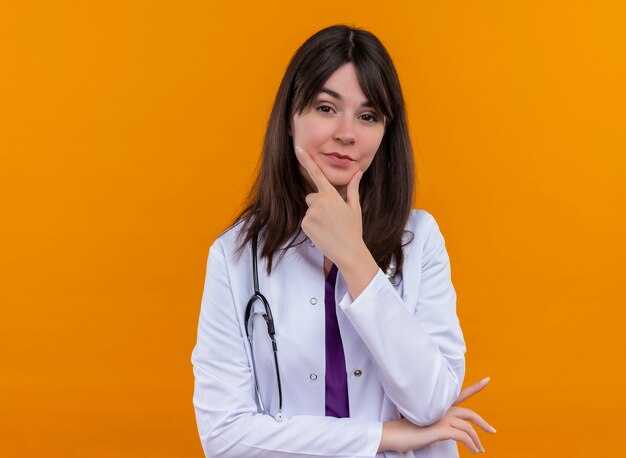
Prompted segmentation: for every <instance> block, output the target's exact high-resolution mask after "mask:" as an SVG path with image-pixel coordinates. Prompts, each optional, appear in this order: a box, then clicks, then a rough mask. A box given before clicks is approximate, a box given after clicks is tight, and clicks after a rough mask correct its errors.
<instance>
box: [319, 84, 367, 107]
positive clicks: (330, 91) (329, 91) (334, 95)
mask: <svg viewBox="0 0 626 458" xmlns="http://www.w3.org/2000/svg"><path fill="white" fill-rule="evenodd" d="M322 92H325V93H326V94H328V95H330V96H331V97H334V98H336V99H337V100H343V97H341V94H339V93H338V92H335V91H333V90H332V89H328V88H327V87H323V88H322V90H321V91H320V94H321V93H322ZM361 106H362V107H370V108H374V104H373V103H372V102H370V101H369V100H366V101H365V102H363V103H362V104H361Z"/></svg>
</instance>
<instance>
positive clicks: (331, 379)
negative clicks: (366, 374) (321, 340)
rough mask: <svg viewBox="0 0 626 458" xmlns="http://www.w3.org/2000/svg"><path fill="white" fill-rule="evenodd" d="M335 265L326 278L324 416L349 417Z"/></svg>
mask: <svg viewBox="0 0 626 458" xmlns="http://www.w3.org/2000/svg"><path fill="white" fill-rule="evenodd" d="M336 280H337V266H336V265H335V264H333V266H332V267H331V269H330V272H328V277H327V278H326V300H325V307H326V416H328V417H338V418H342V417H349V416H350V407H349V405H348V377H347V375H346V358H345V356H344V354H343V344H342V342H341V333H340V332H339V323H337V312H336V304H335V282H336Z"/></svg>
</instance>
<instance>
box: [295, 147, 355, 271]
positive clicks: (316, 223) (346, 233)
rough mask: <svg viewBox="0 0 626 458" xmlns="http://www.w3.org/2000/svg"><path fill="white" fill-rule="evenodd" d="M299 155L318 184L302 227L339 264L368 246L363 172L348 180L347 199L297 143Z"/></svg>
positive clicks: (310, 197)
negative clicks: (361, 188)
mask: <svg viewBox="0 0 626 458" xmlns="http://www.w3.org/2000/svg"><path fill="white" fill-rule="evenodd" d="M296 157H297V158H298V161H300V164H302V166H303V167H304V168H305V169H306V171H307V172H308V174H309V176H310V177H311V180H313V183H315V186H316V187H317V192H313V193H310V194H307V196H306V203H307V205H308V206H309V209H308V210H307V212H306V215H305V216H304V218H303V219H302V223H301V226H302V230H303V231H304V233H305V234H306V235H307V236H308V237H309V238H310V239H311V240H312V241H313V243H315V245H316V246H317V247H318V248H319V249H320V251H322V253H324V255H325V256H326V257H327V258H329V259H330V260H331V261H332V262H333V263H334V264H336V265H339V264H340V263H341V262H342V261H344V260H347V259H350V257H351V256H352V254H353V253H354V252H355V251H356V250H359V249H362V248H363V246H364V245H365V244H364V242H363V222H362V216H361V203H360V200H359V183H360V181H361V177H362V176H363V172H362V171H360V170H359V171H357V172H356V173H355V174H354V176H353V177H352V179H351V180H350V183H348V187H347V192H346V196H347V200H346V201H344V200H343V198H342V197H341V195H340V194H339V192H338V191H337V190H336V189H335V187H334V186H333V185H332V184H331V183H330V181H328V179H327V178H326V176H325V175H324V173H323V172H322V170H321V169H320V168H319V167H318V165H317V164H316V163H315V161H313V159H312V158H311V156H310V155H309V153H308V152H306V151H305V150H303V149H302V148H300V147H299V146H296Z"/></svg>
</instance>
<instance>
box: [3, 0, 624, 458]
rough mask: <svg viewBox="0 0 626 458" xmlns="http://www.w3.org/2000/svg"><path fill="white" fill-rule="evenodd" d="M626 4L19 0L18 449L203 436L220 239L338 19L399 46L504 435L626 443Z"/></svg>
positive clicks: (14, 394) (6, 410)
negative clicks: (201, 372)
mask: <svg viewBox="0 0 626 458" xmlns="http://www.w3.org/2000/svg"><path fill="white" fill-rule="evenodd" d="M622 5H623V3H622V2H618V1H615V2H572V1H554V2H540V1H529V2H522V3H519V2H498V1H483V2H428V3H426V2H409V1H406V2H393V1H390V2H386V3H385V4H384V5H383V3H382V2H380V1H379V2H372V1H366V0H360V1H349V2H341V3H340V2H335V1H319V2H314V3H309V4H303V3H297V2H296V3H294V2H290V3H286V2H285V3H282V2H272V1H270V2H259V3H258V4H256V3H255V4H245V3H240V2H220V4H217V2H215V3H214V2H205V1H187V2H184V1H183V2H163V1H159V2H156V1H149V2H148V1H135V2H119V1H117V2H115V1H114V2H112V1H106V2H104V1H95V2H94V1H92V2H69V1H58V2H32V1H19V2H18V1H13V2H12V1H9V2H2V4H1V6H0V56H1V61H2V70H1V71H0V153H1V164H0V187H1V189H0V191H1V194H0V195H1V199H2V206H1V215H2V224H1V225H0V244H1V246H0V249H1V253H2V254H1V258H2V262H1V263H0V269H1V270H0V279H1V284H2V286H1V288H0V304H1V312H2V316H1V318H0V413H1V414H0V456H3V457H4V456H6V457H31V456H46V457H111V456H115V457H181V456H186V457H200V456H202V450H201V447H200V442H199V439H198V437H197V432H196V426H195V418H194V413H193V407H192V403H191V396H192V389H193V377H192V371H191V363H190V354H191V350H192V348H193V345H194V343H195V337H196V335H195V334H196V326H197V318H198V313H199V306H200V299H201V295H202V288H203V280H204V273H205V272H204V269H205V265H206V257H207V253H208V248H209V246H210V244H211V243H212V242H213V240H214V239H215V237H216V236H217V235H218V234H219V233H220V231H221V230H222V229H223V228H224V226H225V224H226V223H227V222H228V221H229V220H230V218H231V217H233V216H234V215H235V213H236V210H237V209H238V208H239V205H240V202H241V199H242V198H243V196H244V193H245V192H246V190H247V188H248V185H249V184H250V180H251V177H252V175H253V173H254V169H255V166H256V161H257V159H258V157H259V151H260V146H261V141H262V135H263V131H264V127H265V123H266V121H267V118H268V115H269V111H270V108H271V104H272V101H273V97H274V94H275V92H276V90H277V88H278V84H279V81H280V78H281V76H282V73H283V71H284V69H285V67H286V65H287V62H288V60H289V58H290V57H291V55H292V53H293V52H294V51H295V50H296V48H297V47H298V46H299V45H300V44H301V43H302V42H303V41H304V40H305V39H306V38H307V37H308V36H310V35H311V34H312V33H314V32H315V31H317V30H319V29H321V28H323V27H325V26H328V25H331V24H335V23H348V24H353V25H357V26H361V27H364V28H366V29H369V30H371V31H372V32H374V33H375V34H377V35H378V36H379V37H380V38H381V39H382V41H383V42H384V44H385V45H386V46H387V48H388V50H389V51H390V53H391V55H392V57H393V59H394V61H395V63H396V65H397V68H398V71H399V74H400V78H401V81H402V83H403V88H404V91H405V97H406V100H407V105H408V113H409V121H410V127H411V134H412V138H413V141H414V144H415V147H416V157H417V168H418V176H419V194H418V197H417V200H416V203H415V206H416V207H418V208H424V209H426V210H428V211H429V212H431V213H432V214H433V215H434V216H435V218H436V219H437V221H438V222H439V224H440V227H441V229H442V232H443V234H444V236H445V238H446V242H447V247H448V252H449V254H450V258H451V262H452V276H453V282H454V284H455V287H456V289H457V294H458V313H459V316H460V318H461V323H462V326H463V330H464V333H465V338H466V343H467V348H468V352H467V355H466V356H467V376H466V383H468V384H469V383H471V382H474V381H476V380H478V379H480V378H482V377H484V376H491V377H492V381H491V383H490V385H489V386H488V388H487V389H486V390H485V391H483V392H482V393H480V394H479V395H477V396H476V397H475V398H472V399H471V400H470V401H469V402H468V403H467V405H468V406H469V407H472V408H475V409H476V410H477V411H478V412H479V413H480V414H481V415H482V416H483V417H484V418H486V419H487V420H488V421H490V422H491V423H492V424H493V425H494V426H495V427H496V428H497V429H498V433H497V434H496V435H493V436H489V435H487V434H484V433H483V434H481V437H482V438H483V444H484V446H485V448H486V450H487V454H488V455H491V456H499V457H529V456H533V457H556V456H563V457H589V456H618V455H622V454H623V445H621V444H620V443H619V442H620V440H621V430H622V424H623V415H622V412H623V411H624V409H625V408H626V404H625V401H624V395H623V388H624V386H626V377H625V373H626V370H625V369H626V368H625V366H624V361H626V355H625V353H626V345H625V344H624V340H623V339H624V325H625V323H624V317H625V314H626V312H625V307H624V306H625V305H626V294H625V287H624V283H625V282H626V278H625V274H626V267H625V266H626V259H625V258H626V241H625V237H624V235H625V234H626V217H625V216H624V211H625V210H626V205H624V204H625V197H626V176H625V175H626V173H625V168H626V167H625V159H624V153H625V152H626V135H625V133H626V90H625V87H624V82H625V81H626V66H624V56H625V49H626V32H625V28H624V17H626V9H625V7H624V6H622ZM460 449H461V454H462V456H470V453H468V452H467V451H466V449H465V448H464V447H463V446H461V447H460Z"/></svg>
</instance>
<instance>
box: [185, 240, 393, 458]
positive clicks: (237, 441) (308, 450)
mask: <svg viewBox="0 0 626 458" xmlns="http://www.w3.org/2000/svg"><path fill="white" fill-rule="evenodd" d="M237 316H238V315H237V313H236V310H235V304H234V300H233V295H232V290H231V286H230V281H229V275H228V272H227V266H226V262H225V255H224V251H223V248H222V246H220V244H219V243H215V244H213V245H212V246H211V249H210V250H209V258H208V262H207V269H206V280H205V286H204V293H203V297H202V304H201V311H200V318H199V324H198V337H197V343H196V345H195V347H194V349H193V352H192V355H191V362H192V364H193V372H194V377H195V382H194V394H193V405H194V408H195V413H196V420H197V426H198V432H199V435H200V440H201V443H202V447H203V449H204V453H205V454H206V456H210V457H237V458H239V457H243V456H245V457H259V458H261V457H268V458H269V457H275V458H282V457H317V458H321V457H348V456H349V457H373V456H375V455H376V451H377V449H378V446H379V444H380V439H381V433H382V423H381V422H379V421H373V420H371V421H370V420H359V419H350V418H333V417H322V416H314V415H298V416H293V417H291V418H284V419H283V421H282V422H278V421H276V420H275V419H274V418H273V417H271V416H269V415H266V414H261V413H258V411H257V406H256V401H255V395H254V386H253V379H252V374H251V368H250V365H249V363H248V359H247V356H246V351H245V348H246V347H245V345H246V342H247V340H245V335H243V332H242V328H240V324H239V319H238V318H237Z"/></svg>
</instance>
